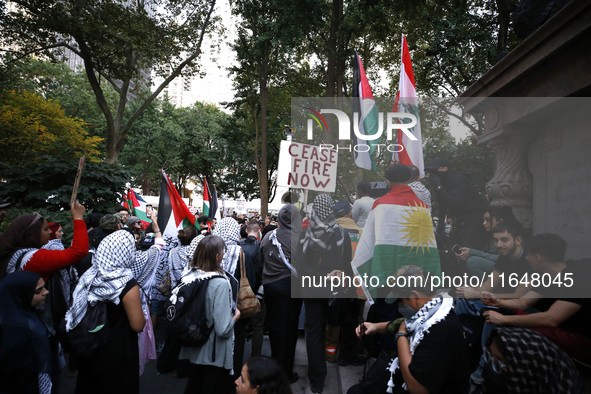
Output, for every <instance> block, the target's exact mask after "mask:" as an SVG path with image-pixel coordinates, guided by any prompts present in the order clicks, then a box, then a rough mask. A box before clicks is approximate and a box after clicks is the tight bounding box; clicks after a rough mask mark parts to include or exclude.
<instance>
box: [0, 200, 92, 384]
mask: <svg viewBox="0 0 591 394" xmlns="http://www.w3.org/2000/svg"><path fill="white" fill-rule="evenodd" d="M71 210H72V217H73V219H74V239H73V241H72V247H71V248H68V249H64V250H48V249H41V247H42V246H43V245H45V244H46V243H47V242H49V239H50V236H51V230H50V229H49V225H48V223H47V220H45V218H43V216H41V215H40V214H39V213H33V214H28V215H21V216H19V217H17V218H16V219H14V220H13V221H12V223H10V226H8V228H7V229H6V231H5V232H4V234H3V235H2V238H0V279H3V278H4V277H6V276H7V275H10V274H11V273H13V272H17V271H20V270H22V271H32V272H35V273H37V274H39V275H40V276H41V277H42V278H43V280H44V281H45V282H46V287H47V288H48V289H49V286H48V283H49V281H50V280H51V284H52V286H51V291H50V294H49V297H52V302H48V303H46V304H45V305H46V308H44V309H43V310H40V311H39V314H40V318H41V320H43V321H44V322H45V324H46V325H47V327H48V330H49V344H50V348H51V361H50V362H51V373H50V375H51V380H52V385H53V392H58V390H59V388H58V385H59V375H60V367H59V358H58V357H59V356H58V353H59V352H58V350H59V346H58V340H57V337H56V336H55V334H56V331H55V328H56V326H57V325H58V322H59V321H60V320H63V317H64V315H65V312H66V310H67V308H68V307H69V305H67V303H68V301H67V300H70V299H71V298H70V297H69V296H70V295H71V294H70V293H71V292H72V291H73V290H74V288H73V286H71V282H72V281H71V278H70V274H69V272H68V269H67V268H68V267H70V266H71V265H72V264H74V263H76V262H77V261H79V260H80V259H82V257H84V256H85V255H86V254H87V253H88V233H87V232H86V224H85V223H84V220H82V219H83V216H84V212H85V211H86V209H85V208H84V206H83V205H82V204H80V203H79V202H78V201H76V202H75V203H74V204H72V207H71ZM60 290H61V291H60ZM60 301H61V302H60ZM48 304H49V305H51V307H49V306H48ZM58 304H60V305H61V306H62V307H61V308H59V307H56V306H54V305H58Z"/></svg>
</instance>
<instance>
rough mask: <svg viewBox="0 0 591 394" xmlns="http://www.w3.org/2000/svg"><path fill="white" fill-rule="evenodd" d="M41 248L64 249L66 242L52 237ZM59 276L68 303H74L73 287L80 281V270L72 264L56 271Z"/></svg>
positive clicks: (69, 304)
mask: <svg viewBox="0 0 591 394" xmlns="http://www.w3.org/2000/svg"><path fill="white" fill-rule="evenodd" d="M41 249H47V250H64V249H65V248H64V244H63V242H62V240H61V239H51V240H49V242H48V243H46V244H45V245H43V247H42V248H41ZM56 274H57V277H58V278H59V283H60V288H61V289H62V293H63V295H64V299H65V300H66V305H68V306H71V305H72V287H73V286H75V285H76V283H78V271H77V270H76V268H74V267H72V266H70V267H67V268H62V269H61V270H59V271H58V272H56Z"/></svg>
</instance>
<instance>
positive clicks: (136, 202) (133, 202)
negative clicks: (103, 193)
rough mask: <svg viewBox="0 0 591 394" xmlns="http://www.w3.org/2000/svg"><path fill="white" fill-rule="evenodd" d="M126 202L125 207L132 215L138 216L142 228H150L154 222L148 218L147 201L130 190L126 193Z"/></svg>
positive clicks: (124, 202)
mask: <svg viewBox="0 0 591 394" xmlns="http://www.w3.org/2000/svg"><path fill="white" fill-rule="evenodd" d="M124 197H125V200H124V201H123V204H122V205H123V206H124V207H125V208H127V209H128V210H129V212H130V213H131V215H133V216H137V217H138V218H139V219H140V221H141V223H142V228H144V229H145V228H146V227H148V225H149V224H150V223H152V220H150V218H149V217H148V215H147V213H146V204H147V203H146V200H144V199H143V198H142V196H140V195H139V194H137V193H136V192H134V191H133V189H130V190H129V191H128V192H127V193H124Z"/></svg>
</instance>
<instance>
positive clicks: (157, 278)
mask: <svg viewBox="0 0 591 394" xmlns="http://www.w3.org/2000/svg"><path fill="white" fill-rule="evenodd" d="M164 242H165V244H164V246H163V248H162V250H161V251H160V257H159V259H158V265H157V267H156V272H155V274H154V283H155V284H156V285H155V286H152V289H151V291H150V299H151V300H157V301H166V300H167V299H168V295H165V294H162V293H161V292H160V289H161V286H160V284H162V283H166V282H167V281H168V282H170V270H169V268H168V255H169V253H170V251H171V250H172V249H174V248H176V247H177V246H179V245H180V242H179V239H178V238H177V237H170V236H166V235H165V236H164ZM165 287H166V286H165Z"/></svg>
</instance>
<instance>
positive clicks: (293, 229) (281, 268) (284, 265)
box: [260, 204, 302, 382]
mask: <svg viewBox="0 0 591 394" xmlns="http://www.w3.org/2000/svg"><path fill="white" fill-rule="evenodd" d="M278 221H279V228H277V229H275V230H272V231H270V232H268V233H267V234H266V235H265V237H264V238H263V241H262V242H261V253H260V259H261V260H260V261H261V265H262V267H263V280H262V281H263V288H264V292H265V303H266V306H267V320H266V323H267V326H268V329H269V341H270V343H271V355H272V356H273V358H274V359H276V360H277V361H278V362H279V364H280V365H281V366H282V367H283V368H284V369H285V372H286V374H287V377H288V379H289V380H290V382H295V381H296V380H297V379H298V376H297V374H294V372H293V363H294V357H295V348H296V344H297V339H298V318H299V314H300V310H301V309H302V300H301V298H292V296H291V281H292V276H295V275H297V273H296V270H295V268H294V267H293V265H292V256H293V255H294V254H295V253H296V251H297V250H294V249H297V245H298V243H297V242H298V241H299V236H300V233H301V232H302V220H301V217H300V212H299V210H298V209H297V207H296V206H295V205H292V204H286V205H284V206H283V207H282V208H281V210H280V211H279V218H278ZM294 246H295V248H294V249H292V247H294Z"/></svg>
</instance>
